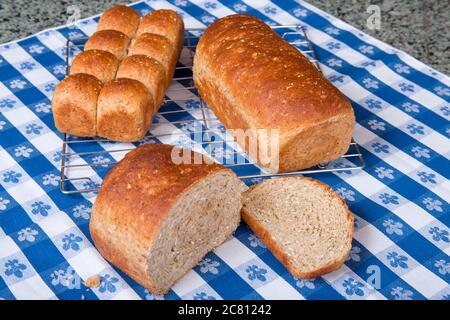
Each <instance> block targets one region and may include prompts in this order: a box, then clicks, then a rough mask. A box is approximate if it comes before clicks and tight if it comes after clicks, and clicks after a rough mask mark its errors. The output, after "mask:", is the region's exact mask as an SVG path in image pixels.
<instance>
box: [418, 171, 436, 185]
mask: <svg viewBox="0 0 450 320" xmlns="http://www.w3.org/2000/svg"><path fill="white" fill-rule="evenodd" d="M417 176H418V177H419V178H420V181H422V182H425V183H427V182H430V183H433V184H436V179H435V178H436V175H435V174H434V173H427V172H425V171H420V172H418V173H417Z"/></svg>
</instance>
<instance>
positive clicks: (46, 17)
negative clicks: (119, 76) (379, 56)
mask: <svg viewBox="0 0 450 320" xmlns="http://www.w3.org/2000/svg"><path fill="white" fill-rule="evenodd" d="M128 2H130V1H111V0H102V1H89V0H76V1H73V0H63V1H57V2H56V1H50V0H40V1H39V0H1V1H0V43H4V42H7V41H11V40H15V39H18V38H22V37H25V36H28V35H30V34H33V33H36V32H38V31H40V30H43V29H46V28H49V27H55V26H58V25H61V24H65V23H66V22H67V20H68V19H69V17H70V16H71V13H70V12H67V9H68V8H69V7H70V6H71V5H77V6H78V7H79V8H80V18H85V17H88V16H91V15H94V14H97V13H101V12H102V11H104V10H105V9H106V8H108V7H109V6H111V5H112V4H114V3H128ZM308 2H309V3H311V4H312V5H315V6H316V7H318V8H320V9H322V10H324V11H326V12H328V13H330V14H332V15H334V16H335V17H338V18H340V19H342V20H344V21H345V22H347V23H349V24H351V25H353V26H355V27H357V28H358V29H361V30H362V31H364V32H366V33H368V34H370V35H372V36H374V37H376V38H378V39H380V40H382V41H384V42H386V43H388V44H390V45H392V46H394V47H396V48H398V49H400V50H403V51H406V52H408V53H409V54H411V55H412V56H414V57H415V58H417V59H419V60H421V61H423V62H424V63H426V64H428V65H430V66H432V67H434V68H436V69H437V70H439V71H441V72H444V73H446V74H450V1H449V0H371V1H367V0H366V1H364V0H308ZM371 4H375V5H378V6H380V9H381V28H380V30H369V29H368V28H367V25H366V21H367V18H368V17H369V13H367V12H366V10H367V7H368V6H369V5H371Z"/></svg>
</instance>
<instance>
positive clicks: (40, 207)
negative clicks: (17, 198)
mask: <svg viewBox="0 0 450 320" xmlns="http://www.w3.org/2000/svg"><path fill="white" fill-rule="evenodd" d="M51 208H52V207H51V206H50V205H49V204H47V203H44V202H43V201H36V202H35V203H33V204H32V205H31V212H32V213H33V214H36V215H38V214H40V215H41V216H43V217H46V216H48V211H49V210H50V209H51Z"/></svg>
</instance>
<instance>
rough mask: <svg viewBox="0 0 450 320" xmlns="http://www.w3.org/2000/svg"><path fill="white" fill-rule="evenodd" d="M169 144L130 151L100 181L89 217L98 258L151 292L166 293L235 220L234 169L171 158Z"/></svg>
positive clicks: (237, 194) (236, 186) (236, 188)
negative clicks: (178, 162)
mask: <svg viewBox="0 0 450 320" xmlns="http://www.w3.org/2000/svg"><path fill="white" fill-rule="evenodd" d="M172 150H173V147H172V146H169V145H162V144H150V145H144V146H141V147H138V148H136V149H134V150H133V151H131V152H129V153H128V154H127V155H126V156H125V158H124V159H123V160H122V161H120V162H119V163H118V164H117V165H116V166H115V167H114V168H113V169H111V171H110V172H109V173H108V175H107V176H106V178H105V180H104V181H103V184H102V186H101V188H100V192H99V194H98V197H97V199H96V201H95V204H94V207H93V210H92V216H91V221H90V232H91V235H92V239H93V240H94V243H95V245H96V247H97V249H98V250H99V252H100V253H101V254H102V255H103V257H105V258H106V259H107V260H109V261H110V262H111V263H113V264H114V265H116V266H117V267H118V268H119V269H121V270H122V271H124V272H125V273H126V274H128V275H129V276H130V277H131V278H133V279H134V280H136V281H137V282H139V283H140V284H142V285H143V286H144V287H146V288H147V289H148V290H150V291H151V292H153V293H154V294H163V293H165V292H167V291H168V290H169V289H170V287H171V286H172V285H173V284H174V283H175V281H177V280H178V279H179V278H180V277H182V276H183V275H184V274H185V273H187V272H188V271H189V270H190V269H191V268H193V267H194V266H195V265H196V264H197V263H198V262H199V261H200V259H202V258H203V256H204V255H205V254H206V253H207V252H208V251H210V250H212V249H214V248H215V247H217V246H218V245H220V244H221V243H222V242H224V241H225V240H226V239H227V238H228V237H229V236H231V235H232V233H233V232H234V231H235V230H236V228H237V227H238V225H239V222H240V214H239V212H240V208H241V190H242V182H241V181H240V180H239V179H238V178H237V176H236V175H235V174H234V173H233V171H231V170H229V169H227V168H225V167H223V166H221V165H218V164H211V165H208V164H174V162H173V161H172V158H171V157H172ZM192 156H194V155H193V154H192Z"/></svg>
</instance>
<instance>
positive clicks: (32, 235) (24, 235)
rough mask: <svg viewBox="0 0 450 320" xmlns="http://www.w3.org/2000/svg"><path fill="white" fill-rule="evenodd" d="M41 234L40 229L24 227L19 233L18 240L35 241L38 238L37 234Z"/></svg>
mask: <svg viewBox="0 0 450 320" xmlns="http://www.w3.org/2000/svg"><path fill="white" fill-rule="evenodd" d="M38 234H39V231H37V230H36V229H33V228H30V227H28V228H23V229H21V230H20V231H19V232H18V233H17V240H19V241H28V242H34V241H35V240H36V236H37V235H38Z"/></svg>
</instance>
